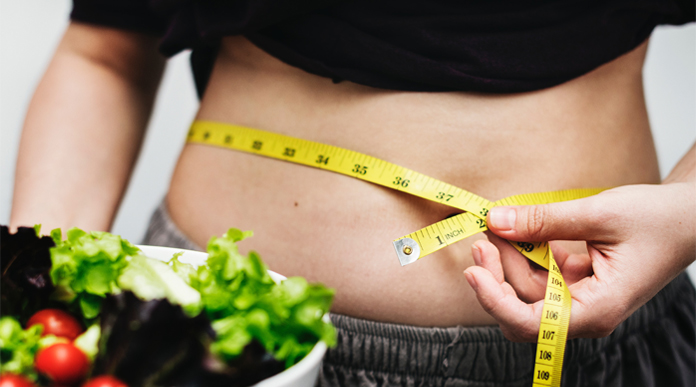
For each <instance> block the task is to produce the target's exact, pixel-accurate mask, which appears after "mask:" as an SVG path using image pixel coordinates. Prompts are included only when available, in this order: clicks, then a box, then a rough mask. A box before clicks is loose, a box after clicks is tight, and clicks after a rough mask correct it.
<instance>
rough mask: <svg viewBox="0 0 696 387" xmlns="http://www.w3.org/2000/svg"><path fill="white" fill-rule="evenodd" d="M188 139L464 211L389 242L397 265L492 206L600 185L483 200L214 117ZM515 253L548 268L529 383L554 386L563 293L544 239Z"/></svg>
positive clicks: (585, 192) (549, 198)
mask: <svg viewBox="0 0 696 387" xmlns="http://www.w3.org/2000/svg"><path fill="white" fill-rule="evenodd" d="M188 142H189V143H198V144H206V145H213V146H218V147H224V148H228V149H234V150H237V151H242V152H248V153H253V154H257V155H260V156H266V157H271V158H274V159H279V160H285V161H289V162H292V163H297V164H302V165H306V166H310V167H314V168H320V169H326V170H329V171H332V172H336V173H340V174H343V175H346V176H351V177H354V178H357V179H360V180H365V181H368V182H370V183H374V184H378V185H381V186H384V187H388V188H391V189H395V190H398V191H401V192H405V193H408V194H411V195H414V196H417V197H420V198H423V199H426V200H430V201H433V202H437V203H442V204H444V205H447V206H450V207H454V208H457V209H460V210H462V211H465V212H464V213H462V214H459V215H456V216H453V217H450V218H447V219H445V220H443V221H440V222H437V223H435V224H432V225H430V226H428V227H425V228H423V229H421V230H419V231H416V232H414V233H411V234H409V235H406V236H404V237H401V238H399V239H397V240H395V241H394V242H393V244H394V248H395V249H396V254H397V257H398V258H399V262H401V265H402V266H403V265H408V264H411V263H413V262H416V261H417V260H418V259H420V258H423V257H425V256H427V255H428V254H431V253H433V252H435V251H437V250H440V249H441V248H444V247H446V246H448V245H451V244H452V243H455V242H458V241H460V240H462V239H465V238H467V237H469V236H472V235H474V234H476V233H479V232H482V231H486V230H487V226H486V215H488V211H489V210H490V209H491V208H493V207H495V206H510V205H529V204H545V203H553V202H560V201H565V200H573V199H579V198H582V197H586V196H590V195H594V194H597V193H599V192H600V191H602V190H601V189H574V190H565V191H556V192H544V193H536V194H525V195H516V196H511V197H509V198H505V199H502V200H499V201H497V202H490V201H488V200H486V199H484V198H482V197H480V196H477V195H475V194H473V193H471V192H467V191H465V190H463V189H461V188H458V187H455V186H452V185H450V184H447V183H445V182H442V181H439V180H436V179H433V178H431V177H429V176H425V175H423V174H421V173H418V172H416V171H413V170H410V169H407V168H404V167H401V166H398V165H395V164H392V163H389V162H386V161H384V160H380V159H377V158H375V157H372V156H368V155H365V154H362V153H358V152H353V151H350V150H347V149H343V148H339V147H335V146H330V145H326V144H321V143H317V142H313V141H307V140H302V139H298V138H294V137H289V136H284V135H280V134H275V133H270V132H266V131H262V130H258V129H252V128H246V127H242V126H237V125H229V124H224V123H218V122H209V121H196V122H194V123H193V124H192V125H191V128H190V130H189V133H188ZM510 243H511V244H512V246H514V247H515V248H516V249H517V250H518V251H519V252H520V253H522V254H523V255H524V256H526V257H527V258H529V259H530V260H532V261H534V262H536V263H537V264H539V265H540V266H542V267H544V268H546V269H547V270H549V276H548V281H547V285H546V294H545V299H544V307H543V310H542V317H541V325H540V328H539V338H538V340H537V352H536V361H535V366H534V374H533V378H534V382H533V386H560V383H561V372H562V367H563V354H564V352H565V343H566V337H567V334H568V322H569V320H570V306H571V298H570V292H569V291H568V287H567V286H566V283H565V281H564V280H563V276H562V275H561V271H560V270H559V269H558V265H557V264H556V261H555V260H554V259H553V254H552V253H551V249H550V248H549V245H548V243H546V242H542V243H537V244H532V243H526V242H510Z"/></svg>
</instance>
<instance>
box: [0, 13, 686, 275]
mask: <svg viewBox="0 0 696 387" xmlns="http://www.w3.org/2000/svg"><path fill="white" fill-rule="evenodd" d="M69 12H70V1H69V0H21V1H17V0H0V224H7V223H8V222H9V216H10V205H11V199H12V182H13V174H14V163H15V158H16V156H17V144H18V142H19V134H20V130H21V127H22V121H23V119H24V114H25V111H26V108H27V105H28V103H29V100H30V98H31V95H32V93H33V90H34V88H35V87H36V84H37V82H38V80H39V78H40V77H41V74H42V72H43V71H44V69H45V68H46V66H47V63H48V60H49V59H50V57H51V55H52V53H53V50H54V49H55V46H56V44H57V43H58V40H59V39H60V37H61V34H62V31H63V30H64V29H65V27H66V24H67V20H68V14H69ZM645 89H646V100H647V103H648V111H649V113H650V122H651V124H652V128H653V133H654V136H655V142H656V145H657V151H658V156H659V159H660V171H661V172H662V175H663V176H665V175H666V174H667V173H668V172H669V171H670V170H671V168H672V167H673V166H674V164H675V163H676V162H677V161H678V160H679V158H681V156H682V155H683V154H684V153H685V152H686V151H687V149H688V148H689V147H690V145H691V144H692V143H693V142H694V140H695V139H696V25H694V24H692V25H689V26H686V27H660V28H658V30H657V31H656V32H655V33H654V34H653V38H652V41H651V43H650V48H649V51H648V59H647V63H646V65H645ZM197 104H198V102H197V100H196V97H195V92H194V88H193V82H192V79H191V75H190V71H189V68H188V54H186V53H184V54H180V55H178V56H176V57H175V58H173V59H172V60H171V61H170V63H169V66H168V68H167V71H166V74H165V78H164V82H163V85H162V88H161V93H160V97H159V98H158V100H157V105H156V108H155V113H154V116H153V118H152V120H151V125H150V129H149V131H148V134H147V137H146V140H145V144H144V147H143V151H142V153H141V156H140V161H139V163H138V165H137V167H136V169H135V173H134V176H133V179H132V181H131V184H130V186H129V188H128V192H127V193H126V197H125V199H124V202H123V205H122V207H121V210H120V212H119V214H118V216H117V218H116V223H115V225H114V229H113V231H114V232H115V233H118V234H121V235H123V236H124V237H126V238H128V239H130V240H131V241H134V242H138V241H140V240H141V238H142V236H143V235H144V232H145V227H146V224H147V220H148V218H149V216H150V214H151V212H152V211H153V210H154V208H155V207H156V206H157V204H158V203H159V201H160V200H161V198H162V197H163V196H164V193H165V190H166V187H167V185H168V182H169V178H170V176H171V172H172V170H173V167H174V163H175V160H176V157H177V155H178V152H179V150H180V149H181V147H182V145H183V142H184V137H185V133H186V130H187V127H188V125H189V123H190V121H191V119H192V118H193V116H194V114H195V111H196V108H197ZM656 258H658V259H659V257H656ZM690 272H691V274H692V278H696V266H695V265H692V266H691V268H690Z"/></svg>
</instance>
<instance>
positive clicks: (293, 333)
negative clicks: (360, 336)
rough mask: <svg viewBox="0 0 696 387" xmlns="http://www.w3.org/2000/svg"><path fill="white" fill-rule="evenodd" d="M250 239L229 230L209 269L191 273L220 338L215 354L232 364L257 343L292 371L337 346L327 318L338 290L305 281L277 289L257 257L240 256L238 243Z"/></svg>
mask: <svg viewBox="0 0 696 387" xmlns="http://www.w3.org/2000/svg"><path fill="white" fill-rule="evenodd" d="M248 236H251V233H250V232H241V231H240V230H237V229H230V230H229V231H228V232H227V233H226V234H225V235H224V236H223V237H221V238H212V239H211V240H210V242H209V243H208V254H209V257H208V260H207V262H206V265H205V266H201V267H199V268H198V270H197V272H195V274H193V273H192V274H190V283H191V286H193V287H194V288H195V289H197V290H198V291H199V292H200V293H201V299H202V302H203V306H204V310H205V311H206V313H207V314H208V316H209V318H210V319H211V320H212V321H213V323H212V325H213V329H215V332H216V333H217V338H216V340H215V342H214V343H213V344H212V346H211V352H212V353H214V354H216V355H217V356H219V357H221V358H223V359H225V360H226V361H228V362H229V361H232V360H234V359H235V358H237V357H238V356H240V355H241V354H242V352H243V350H244V348H245V347H246V346H247V345H249V344H250V343H251V342H252V341H257V342H259V343H260V344H261V345H262V346H263V347H264V348H265V349H266V350H267V351H268V352H269V353H271V354H272V355H273V356H274V357H275V358H276V359H278V360H280V361H284V362H285V364H286V367H289V366H291V365H293V364H295V363H296V362H297V361H299V360H301V359H302V358H303V357H304V356H305V355H306V354H307V353H309V352H310V351H311V350H312V348H313V347H314V345H315V344H316V343H317V342H318V341H319V340H323V341H324V342H326V344H327V345H329V346H333V345H334V344H335V341H336V332H335V329H334V327H333V326H332V325H331V323H330V322H328V321H326V320H324V316H325V315H326V313H328V311H329V308H330V306H331V302H332V301H333V296H334V290H333V289H329V288H326V287H325V286H323V285H320V284H308V283H307V281H306V280H305V279H304V278H301V277H293V278H288V279H287V280H285V281H283V282H281V283H280V284H276V283H275V282H274V281H273V280H272V278H271V277H270V275H269V274H268V267H267V266H266V265H265V264H264V263H263V261H261V258H260V257H259V256H258V254H256V253H254V252H250V253H249V255H248V256H244V255H242V254H240V253H239V250H238V247H237V244H236V243H237V242H239V241H241V240H243V239H245V238H246V237H248Z"/></svg>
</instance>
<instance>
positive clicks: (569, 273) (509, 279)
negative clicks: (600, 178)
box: [464, 182, 696, 342]
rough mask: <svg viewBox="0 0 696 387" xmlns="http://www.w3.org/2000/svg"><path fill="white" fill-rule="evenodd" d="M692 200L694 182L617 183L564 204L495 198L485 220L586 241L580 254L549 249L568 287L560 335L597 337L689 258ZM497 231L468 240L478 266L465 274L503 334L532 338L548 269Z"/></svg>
mask: <svg viewBox="0 0 696 387" xmlns="http://www.w3.org/2000/svg"><path fill="white" fill-rule="evenodd" d="M695 199H696V185H695V184H694V183H693V182H686V183H673V184H665V185H631V186H623V187H618V188H615V189H611V190H608V191H604V192H602V193H600V194H599V195H595V196H591V197H588V198H584V199H579V200H573V201H568V202H562V203H553V204H547V205H537V206H514V207H496V208H493V209H491V211H490V213H489V215H488V228H489V230H490V231H491V232H492V233H493V234H495V235H497V236H498V237H501V238H505V239H507V240H513V241H529V242H536V241H549V240H583V241H586V244H587V254H568V253H567V252H565V251H564V250H563V249H560V248H559V247H558V246H553V244H552V250H553V252H554V256H555V258H556V260H557V263H558V265H559V268H560V269H561V272H562V273H563V276H564V278H565V279H566V283H567V284H568V287H569V289H570V293H571V295H572V313H571V317H570V326H569V331H568V338H575V337H603V336H607V335H609V334H610V333H611V332H612V331H613V330H614V329H615V328H616V327H617V326H618V325H619V324H620V323H621V322H622V321H624V320H625V319H626V318H628V316H630V315H631V313H633V312H634V311H635V310H636V309H638V308H639V307H640V306H641V305H643V304H645V303H646V302H647V301H648V300H650V299H651V298H652V297H653V296H654V295H655V294H657V292H658V291H659V290H660V289H662V288H663V287H664V286H666V285H667V283H669V281H671V280H672V279H673V278H675V277H676V276H677V275H678V274H679V273H680V272H681V271H682V270H684V269H685V268H686V267H687V266H688V265H689V264H690V263H691V262H693V261H694V259H696V200H695ZM495 235H491V236H490V242H488V241H478V242H476V243H475V244H474V246H473V248H472V249H473V255H474V260H475V262H476V266H472V267H469V268H467V269H466V270H465V271H464V274H465V276H466V278H467V280H468V281H469V284H470V285H471V286H472V288H473V289H474V290H475V291H476V295H477V297H478V300H479V302H480V303H481V305H482V306H483V308H484V309H485V310H486V311H487V312H488V313H489V314H491V315H492V316H493V317H494V318H495V319H496V320H497V321H498V323H499V324H500V327H501V329H502V331H503V333H504V334H505V336H506V337H507V338H508V339H510V340H512V341H528V342H533V341H536V339H537V335H538V331H539V323H540V321H541V311H542V307H543V297H544V290H545V287H546V276H547V272H546V270H544V269H541V268H539V267H538V266H536V265H534V264H530V263H529V261H528V260H527V258H525V257H524V256H522V255H521V254H519V253H518V252H517V251H516V250H515V249H514V248H513V247H512V246H510V245H509V244H508V243H507V242H506V241H504V240H502V239H500V238H498V237H496V236H495ZM523 300H524V301H527V302H530V303H526V302H524V301H523Z"/></svg>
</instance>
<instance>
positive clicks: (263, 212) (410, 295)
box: [168, 47, 659, 326]
mask: <svg viewBox="0 0 696 387" xmlns="http://www.w3.org/2000/svg"><path fill="white" fill-rule="evenodd" d="M246 49H250V50H253V48H249V47H247V48H246ZM256 54H258V53H253V52H252V54H250V55H251V56H253V55H256ZM229 55H230V56H231V57H228V58H226V57H225V53H224V52H223V53H222V54H221V58H220V59H218V63H217V64H216V68H215V70H214V71H213V75H212V78H211V81H210V84H209V87H208V90H207V91H206V95H205V96H204V98H203V100H202V103H201V109H200V111H199V114H198V119H205V120H213V121H222V122H230V123H235V124H239V125H245V126H249V127H255V128H259V129H264V130H268V131H271V132H276V133H280V134H286V135H290V136H294V137H299V138H303V139H306V140H312V141H317V142H321V143H326V144H330V145H335V146H339V147H342V148H347V149H351V150H354V151H358V152H361V153H365V154H369V155H371V156H374V157H378V158H381V159H384V160H387V161H390V162H392V163H394V164H398V165H401V166H403V167H407V168H410V169H413V170H416V171H418V172H421V173H423V174H426V175H428V176H431V177H433V178H436V179H439V180H442V181H445V182H447V183H450V184H452V185H455V186H458V187H460V188H463V189H466V190H468V191H471V192H473V193H476V194H478V195H480V196H483V197H485V198H487V199H489V200H497V199H500V198H502V197H505V196H509V195H513V194H519V193H527V192H541V191H550V190H558V189H567V188H580V187H606V186H616V185H624V184H632V183H654V182H658V180H659V175H658V170H657V162H656V159H655V153H654V149H653V144H652V138H651V135H650V130H649V125H648V121H647V115H646V113H645V108H644V104H643V101H642V89H641V87H642V85H641V82H640V76H639V73H638V75H636V74H629V75H621V74H618V75H617V74H614V69H612V68H609V69H606V68H605V69H602V68H600V69H598V70H596V71H595V72H593V73H591V74H588V75H587V76H585V77H583V78H580V79H576V80H574V81H571V82H568V83H566V84H563V85H561V86H558V87H555V88H552V89H547V90H542V91H539V92H533V93H525V94H516V95H482V94H472V93H404V92H392V91H385V90H377V89H371V88H368V87H363V86H358V85H354V84H350V83H341V84H338V85H334V84H332V83H331V81H330V80H326V79H323V78H320V77H316V76H313V75H310V74H306V73H303V72H301V71H300V70H297V69H294V68H291V67H289V66H287V67H284V66H285V65H283V64H277V63H273V62H272V61H273V59H272V58H270V57H269V58H264V57H263V56H262V57H261V58H263V60H265V61H271V63H270V64H268V63H265V64H264V63H257V64H256V65H250V64H249V63H248V62H245V61H244V60H241V59H239V58H236V57H234V55H233V54H229ZM629 55H631V54H629ZM620 59H621V58H620ZM257 62H258V60H257ZM609 65H613V64H611V63H610V64H609ZM614 66H616V65H614ZM619 67H621V66H619ZM624 67H625V66H624ZM622 69H623V70H625V68H623V67H622ZM624 72H625V71H624ZM168 203H169V208H170V211H171V216H172V218H173V219H174V221H175V222H176V223H177V224H178V225H179V227H180V228H181V229H182V231H183V232H184V233H185V234H186V235H187V236H188V237H189V238H191V239H192V240H193V241H194V242H196V243H197V244H199V245H201V246H204V245H205V242H206V241H207V239H208V238H209V237H210V236H211V235H214V234H216V235H219V234H221V233H222V232H224V231H225V230H226V229H227V228H229V227H237V228H242V229H251V230H254V231H255V235H256V236H255V237H254V238H252V239H251V240H248V241H245V242H244V244H243V245H242V246H241V247H242V249H244V248H246V249H254V250H256V251H258V252H259V253H260V254H261V256H262V257H263V258H264V260H265V261H266V262H268V264H269V266H270V267H271V269H273V270H276V271H278V272H280V273H282V274H285V275H302V276H305V277H307V278H308V279H309V280H312V281H321V282H324V283H326V284H327V285H329V286H332V287H335V288H336V289H337V296H336V302H335V310H334V311H335V312H337V313H344V314H349V315H353V316H356V317H363V318H368V319H373V320H379V321H387V322H397V323H407V324H413V325H433V326H451V325H457V324H461V325H481V324H489V323H492V319H491V318H490V317H489V316H487V315H486V314H485V313H484V312H483V311H482V310H481V309H480V307H479V306H478V302H477V301H476V299H475V296H474V294H473V292H472V291H471V289H470V288H469V287H468V285H467V284H466V281H465V280H464V278H463V275H462V274H461V273H462V271H463V270H464V269H465V268H466V267H467V266H469V265H471V264H473V260H472V258H471V254H470V247H469V246H470V244H471V243H473V240H468V241H463V242H460V243H458V244H457V245H454V246H451V247H449V248H447V249H444V250H441V251H440V252H438V253H436V254H433V255H432V256H430V257H428V258H427V259H425V260H423V261H422V262H418V263H416V264H413V265H409V266H407V267H403V268H402V267H401V266H400V265H399V262H398V260H397V259H396V256H395V254H394V251H393V247H392V245H391V241H392V240H394V239H396V238H398V237H400V236H403V235H406V234H408V233H410V232H412V231H415V230H417V229H420V228H421V227H424V226H426V225H429V224H431V223H434V222H436V221H439V220H442V219H443V218H445V217H446V216H448V215H450V214H452V213H453V212H458V211H457V210H455V209H452V208H449V207H447V206H444V205H440V204H434V203H430V202H427V201H425V200H423V199H418V198H413V197H410V196H407V195H405V194H402V193H399V192H396V191H392V190H389V189H386V188H382V187H378V186H374V185H371V184H369V183H366V182H363V181H358V180H355V179H352V178H350V177H347V176H342V175H337V174H333V173H331V172H327V171H322V170H315V169H311V168H307V167H303V166H299V165H294V164H290V163H285V162H282V161H278V160H272V159H265V158H262V157H259V156H255V155H250V154H244V153H239V152H235V151H229V150H225V149H220V148H212V147H207V146H202V145H187V146H186V147H185V148H184V150H183V152H182V155H181V158H180V160H179V164H178V166H177V168H176V171H175V174H174V177H173V180H172V185H171V188H170V192H169V194H168ZM482 237H483V236H480V235H479V236H476V237H474V238H482ZM452 305H458V307H456V308H452Z"/></svg>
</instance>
